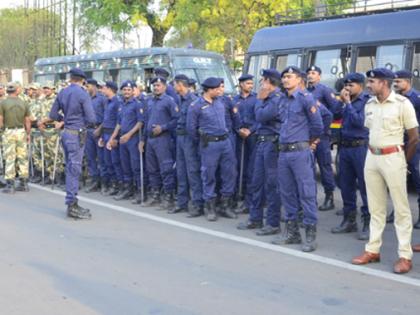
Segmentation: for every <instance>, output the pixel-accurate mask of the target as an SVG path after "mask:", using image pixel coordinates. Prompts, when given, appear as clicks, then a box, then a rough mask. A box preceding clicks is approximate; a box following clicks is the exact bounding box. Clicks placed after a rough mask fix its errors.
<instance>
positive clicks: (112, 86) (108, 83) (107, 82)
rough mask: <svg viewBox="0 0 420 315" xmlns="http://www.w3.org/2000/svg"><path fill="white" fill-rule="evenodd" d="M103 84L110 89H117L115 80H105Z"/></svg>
mask: <svg viewBox="0 0 420 315" xmlns="http://www.w3.org/2000/svg"><path fill="white" fill-rule="evenodd" d="M105 86H106V87H107V88H109V89H111V90H114V91H118V85H117V83H115V82H112V81H106V82H105Z"/></svg>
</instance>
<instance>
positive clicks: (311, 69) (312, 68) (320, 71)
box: [306, 65, 322, 74]
mask: <svg viewBox="0 0 420 315" xmlns="http://www.w3.org/2000/svg"><path fill="white" fill-rule="evenodd" d="M309 71H316V72H318V73H319V74H321V73H322V70H321V68H320V67H318V66H315V65H313V66H310V67H309V68H308V69H306V73H308V72H309Z"/></svg>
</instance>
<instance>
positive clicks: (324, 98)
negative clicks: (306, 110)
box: [308, 83, 339, 110]
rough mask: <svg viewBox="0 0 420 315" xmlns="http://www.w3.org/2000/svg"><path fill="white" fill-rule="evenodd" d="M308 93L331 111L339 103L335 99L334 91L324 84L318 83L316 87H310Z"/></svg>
mask: <svg viewBox="0 0 420 315" xmlns="http://www.w3.org/2000/svg"><path fill="white" fill-rule="evenodd" d="M308 91H309V93H311V94H312V96H313V97H314V99H315V100H317V101H320V102H321V103H322V104H324V105H325V106H326V107H327V108H328V109H329V110H331V108H332V107H334V106H336V105H337V104H338V103H339V101H338V100H337V99H336V98H335V94H334V91H333V90H332V89H331V88H329V87H328V86H326V85H324V84H321V83H318V84H316V85H314V86H309V87H308Z"/></svg>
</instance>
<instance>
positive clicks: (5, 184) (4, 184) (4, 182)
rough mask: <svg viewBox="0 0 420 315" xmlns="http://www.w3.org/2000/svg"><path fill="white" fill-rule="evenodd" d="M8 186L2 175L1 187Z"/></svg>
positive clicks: (0, 178) (0, 179)
mask: <svg viewBox="0 0 420 315" xmlns="http://www.w3.org/2000/svg"><path fill="white" fill-rule="evenodd" d="M6 186H7V182H6V181H5V180H4V178H3V177H0V188H4V187H6Z"/></svg>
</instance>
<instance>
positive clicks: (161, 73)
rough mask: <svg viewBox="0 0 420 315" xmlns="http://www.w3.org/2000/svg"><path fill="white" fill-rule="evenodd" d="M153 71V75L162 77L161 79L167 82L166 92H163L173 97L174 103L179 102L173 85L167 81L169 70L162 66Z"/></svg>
mask: <svg viewBox="0 0 420 315" xmlns="http://www.w3.org/2000/svg"><path fill="white" fill-rule="evenodd" d="M153 72H154V74H155V77H159V78H163V79H165V80H166V83H167V84H166V92H165V93H166V94H167V95H169V96H170V97H172V98H173V99H174V101H175V103H176V104H177V105H178V104H179V102H180V98H179V95H178V94H177V93H176V91H175V89H174V87H173V86H172V85H171V84H169V81H168V80H169V75H170V74H169V72H168V71H167V70H166V69H164V68H155V69H154V70H153ZM150 83H151V82H150ZM152 84H153V83H152Z"/></svg>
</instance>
